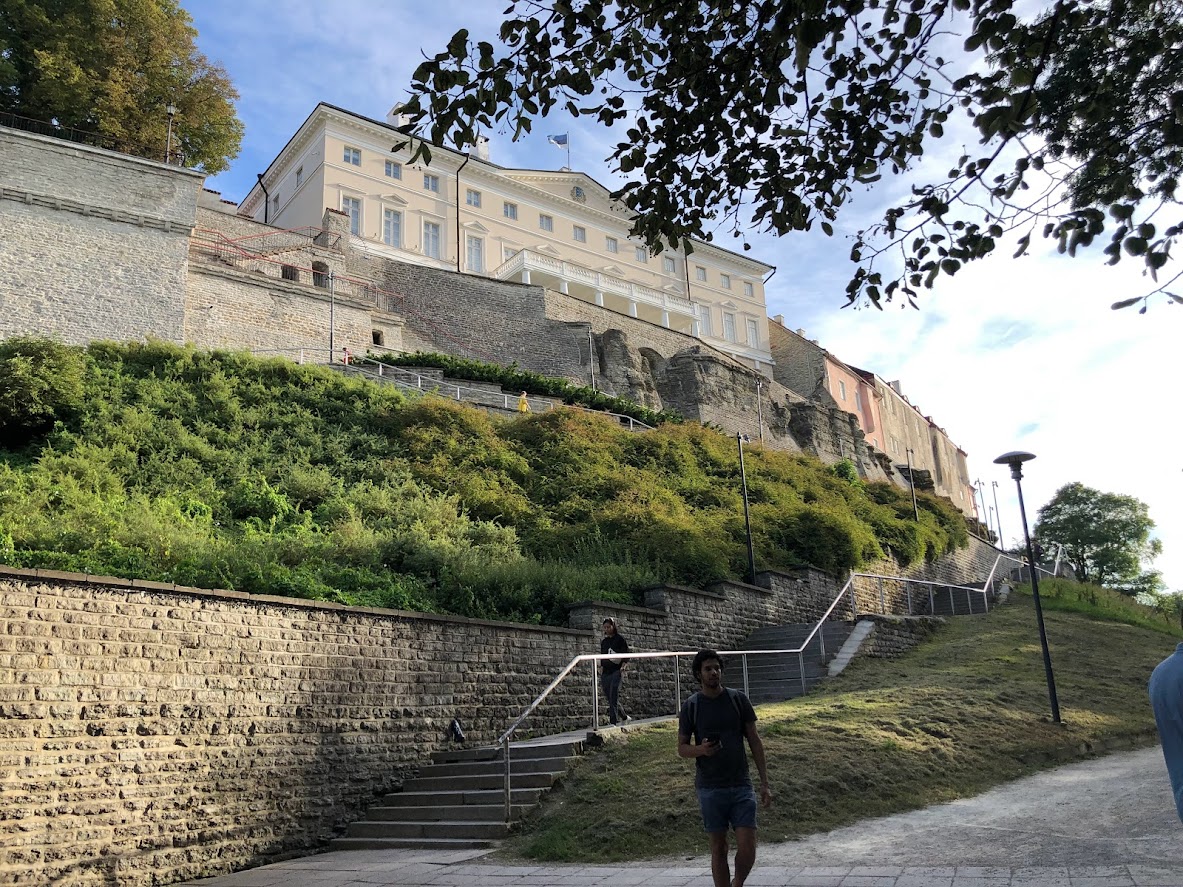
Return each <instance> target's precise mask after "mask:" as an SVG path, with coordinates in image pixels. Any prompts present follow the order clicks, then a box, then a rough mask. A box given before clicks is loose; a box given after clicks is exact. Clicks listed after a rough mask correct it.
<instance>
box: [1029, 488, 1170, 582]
mask: <svg viewBox="0 0 1183 887" xmlns="http://www.w3.org/2000/svg"><path fill="white" fill-rule="evenodd" d="M1153 529H1154V521H1152V520H1151V519H1150V513H1149V509H1148V508H1147V506H1146V503H1144V502H1141V501H1139V500H1138V499H1135V498H1134V497H1133V496H1123V495H1120V494H1118V493H1102V492H1101V491H1100V490H1094V489H1092V488H1091V487H1086V486H1085V485H1084V484H1081V483H1070V484H1066V485H1065V486H1063V487H1061V488H1060V489H1059V490H1057V491H1056V494H1055V495H1054V496H1053V497H1052V498H1051V501H1050V502H1048V503H1047V504H1046V505H1044V506H1043V508H1041V509H1039V516H1038V518H1037V519H1036V523H1035V535H1036V537H1037V538H1038V539H1039V541H1040V542H1041V543H1042V544H1043V546H1044V548H1045V549H1050V548H1051V546H1053V545H1062V546H1064V554H1065V556H1066V557H1067V559H1068V562H1069V563H1070V564H1072V569H1073V570H1075V571H1076V578H1077V579H1078V580H1079V581H1081V582H1094V583H1096V584H1097V585H1105V586H1109V587H1118V588H1124V589H1128V590H1129V592H1130V593H1131V594H1132V593H1137V592H1139V591H1146V590H1150V589H1148V588H1147V587H1146V585H1147V583H1148V582H1149V581H1150V579H1151V576H1150V573H1142V565H1143V563H1144V562H1148V561H1151V560H1153V559H1154V558H1155V557H1157V556H1158V554H1159V553H1161V551H1162V542H1160V541H1159V540H1158V539H1151V538H1150V531H1151V530H1153ZM1152 584H1153V583H1152ZM1159 584H1161V582H1160V583H1159ZM1155 587H1157V585H1155Z"/></svg>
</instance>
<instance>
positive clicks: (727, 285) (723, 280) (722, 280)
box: [719, 274, 731, 290]
mask: <svg viewBox="0 0 1183 887" xmlns="http://www.w3.org/2000/svg"><path fill="white" fill-rule="evenodd" d="M719 286H721V287H723V289H725V290H729V289H731V275H730V274H720V275H719Z"/></svg>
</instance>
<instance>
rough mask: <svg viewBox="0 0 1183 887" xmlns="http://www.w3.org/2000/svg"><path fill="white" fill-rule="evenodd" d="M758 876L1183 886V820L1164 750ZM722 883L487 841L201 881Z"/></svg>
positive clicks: (848, 886) (502, 885) (325, 859)
mask: <svg viewBox="0 0 1183 887" xmlns="http://www.w3.org/2000/svg"><path fill="white" fill-rule="evenodd" d="M747 883H748V887H1183V826H1181V825H1180V823H1179V821H1178V819H1177V818H1176V816H1175V808H1174V803H1173V801H1172V798H1171V793H1170V788H1169V786H1168V785H1167V778H1166V768H1165V766H1164V765H1163V761H1162V753H1161V751H1160V750H1159V749H1158V748H1150V749H1141V750H1139V751H1133V752H1125V753H1121V754H1116V755H1111V756H1109V757H1105V758H1100V759H1096V760H1090V761H1083V762H1080V763H1075V764H1070V765H1068V766H1065V767H1060V768H1058V769H1056V770H1050V771H1048V772H1046V773H1041V774H1038V775H1036V776H1032V777H1029V778H1027V779H1022V780H1019V781H1018V782H1014V783H1011V784H1009V785H1005V786H1002V787H1001V788H997V789H994V790H993V791H990V792H987V793H986V794H984V795H981V796H979V797H977V798H970V799H967V800H963V801H955V802H953V803H951V804H941V805H938V806H935V807H929V808H926V809H924V810H918V811H915V812H913V813H903V814H899V815H896V816H887V817H883V818H882V819H875V820H867V821H864V822H861V823H858V824H856V825H853V826H850V827H848V828H843V829H838V830H837V831H833V832H829V833H827V834H822V835H813V836H811V837H809V838H806V839H804V840H801V841H792V842H786V843H781V844H765V845H763V846H761V848H760V854H759V858H758V859H757V861H756V869H755V871H753V872H752V876H751V877H750V878H749V879H748V882H747ZM428 885H430V887H486V885H488V887H630V885H645V887H711V879H710V876H709V872H708V861H707V859H706V858H705V857H695V858H690V859H678V860H664V861H663V860H651V861H646V862H638V863H621V864H614V865H594V866H592V865H532V864H527V865H522V864H517V865H508V864H504V863H501V862H498V861H496V860H489V859H488V858H487V856H486V854H485V851H479V850H477V851H450V852H449V851H428V850H398V851H394V850H391V851H377V850H372V851H360V852H337V853H325V854H321V855H319V856H310V857H306V858H304V859H297V860H290V861H288V862H283V863H278V864H276V865H270V866H265V867H263V868H258V869H252V870H250V871H246V872H240V873H238V874H234V875H226V876H223V877H220V878H212V879H208V880H204V881H195V882H191V887H428Z"/></svg>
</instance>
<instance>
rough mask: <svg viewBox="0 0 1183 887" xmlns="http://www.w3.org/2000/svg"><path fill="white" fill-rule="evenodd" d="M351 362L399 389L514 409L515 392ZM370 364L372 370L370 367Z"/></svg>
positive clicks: (545, 407)
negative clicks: (467, 384) (456, 383)
mask: <svg viewBox="0 0 1183 887" xmlns="http://www.w3.org/2000/svg"><path fill="white" fill-rule="evenodd" d="M351 363H352V365H353V366H355V367H356V368H357V369H358V370H360V371H361V372H365V373H368V374H370V375H374V376H377V377H378V378H380V379H384V380H387V381H389V382H391V383H393V384H395V385H398V386H399V387H400V388H406V389H408V390H414V391H420V392H422V393H424V394H435V395H438V396H441V397H444V396H446V397H447V398H448V399H449V400H457V401H463V402H465V403H476V404H482V405H484V406H495V407H501V408H502V409H504V410H513V409H517V407H518V401H519V397H520V396H519V395H515V394H508V393H506V392H504V391H503V392H501V393H500V394H495V393H494V392H491V391H483V390H481V389H479V388H468V387H466V386H464V385H454V384H452V383H450V382H449V383H447V384H445V383H444V382H443V381H441V380H439V379H433V378H431V377H428V376H423V375H420V374H419V373H415V372H412V371H411V370H408V369H404V368H403V367H400V366H395V365H394V364H390V363H385V362H383V361H381V360H378V359H377V358H375V357H370V356H368V355H365V356H359V357H353V358H352V359H351ZM370 367H373V369H370ZM526 403H527V404H528V405H529V407H530V411H531V412H540V411H541V412H549V411H550V410H553V409H556V408H558V407H566V408H567V409H572V410H580V411H581V412H585V413H597V414H599V415H603V416H611V417H612V418H614V419H616V420H617V421H618V422H620V423H621V424H622V425H625V426H627V428H628V430H629V431H652V430H653V426H652V425H647V424H646V423H644V422H642V421H641V420H640V419H634V418H633V417H632V416H626V415H624V414H623V413H613V412H611V411H609V410H593V409H590V408H588V407H581V406H577V405H575V404H564V403H560V402H558V401H554V400H549V399H546V398H540V397H529V396H527V398H526Z"/></svg>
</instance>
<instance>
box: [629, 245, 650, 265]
mask: <svg viewBox="0 0 1183 887" xmlns="http://www.w3.org/2000/svg"><path fill="white" fill-rule="evenodd" d="M633 253H634V255H635V256H636V257H637V261H638V262H640V263H641V264H642V265H648V264H649V250H647V249H645V247H643V246H636V247H633Z"/></svg>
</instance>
